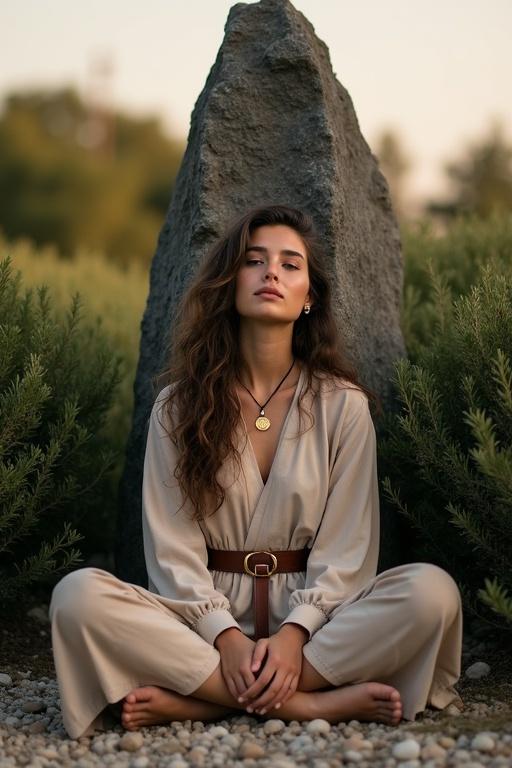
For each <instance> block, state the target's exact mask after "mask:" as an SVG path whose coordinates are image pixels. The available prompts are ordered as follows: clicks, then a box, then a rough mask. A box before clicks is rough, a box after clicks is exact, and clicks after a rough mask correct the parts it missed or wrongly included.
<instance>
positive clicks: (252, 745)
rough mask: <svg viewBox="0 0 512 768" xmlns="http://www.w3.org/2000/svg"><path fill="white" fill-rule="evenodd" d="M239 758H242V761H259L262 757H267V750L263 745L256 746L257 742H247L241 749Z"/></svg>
mask: <svg viewBox="0 0 512 768" xmlns="http://www.w3.org/2000/svg"><path fill="white" fill-rule="evenodd" d="M238 756H239V757H241V758H242V760H247V759H251V760H258V758H260V757H265V750H264V749H263V747H262V746H261V744H256V742H255V741H246V742H244V743H243V744H242V746H241V747H240V750H239V753H238Z"/></svg>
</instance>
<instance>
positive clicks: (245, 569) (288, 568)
mask: <svg viewBox="0 0 512 768" xmlns="http://www.w3.org/2000/svg"><path fill="white" fill-rule="evenodd" d="M207 551H208V568H209V569H210V570H211V571H228V572H229V573H246V574H247V575H248V576H252V579H253V592H252V595H253V598H252V599H253V616H254V638H253V639H254V640H259V639H260V638H261V637H268V636H269V634H270V633H269V620H268V614H269V601H268V590H269V579H270V577H271V576H273V574H274V573H295V572H297V571H305V570H306V568H307V562H308V555H309V551H310V550H309V549H283V550H278V551H272V552H270V551H267V550H258V551H256V552H244V551H243V550H228V549H210V547H208V548H207Z"/></svg>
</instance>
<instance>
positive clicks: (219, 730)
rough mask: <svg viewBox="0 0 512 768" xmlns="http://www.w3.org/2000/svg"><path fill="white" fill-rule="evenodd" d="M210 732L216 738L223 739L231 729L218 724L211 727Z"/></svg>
mask: <svg viewBox="0 0 512 768" xmlns="http://www.w3.org/2000/svg"><path fill="white" fill-rule="evenodd" d="M208 733H209V734H210V736H213V738H214V739H221V738H222V737H223V736H227V735H228V733H229V731H228V729H227V728H224V726H223V725H216V726H215V727H214V728H210V730H209V731H208Z"/></svg>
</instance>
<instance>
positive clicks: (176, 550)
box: [142, 390, 240, 645]
mask: <svg viewBox="0 0 512 768" xmlns="http://www.w3.org/2000/svg"><path fill="white" fill-rule="evenodd" d="M164 392H165V390H164ZM162 394H163V393H160V396H159V398H157V401H156V403H155V405H154V406H153V410H152V412H151V417H150V422H149V431H148V437H147V444H146V454H145V458H144V477H143V484H142V530H143V538H144V556H145V559H146V568H147V572H148V588H149V590H150V591H151V592H156V593H158V594H159V595H162V597H165V598H167V600H168V604H169V606H170V607H171V609H172V610H173V611H175V612H176V613H177V614H179V615H180V616H181V617H182V618H183V619H184V621H185V622H186V623H187V624H189V625H190V626H191V628H192V629H194V630H195V631H196V632H197V633H198V634H199V635H201V637H202V638H203V639H204V640H206V641H207V642H208V643H210V644H211V645H213V644H214V642H215V638H216V637H217V635H219V634H220V633H221V632H222V631H223V630H225V629H228V628H229V627H236V628H238V629H240V627H239V625H238V623H237V621H236V620H235V618H234V617H233V616H232V614H231V613H230V604H229V601H228V599H227V598H226V597H225V595H223V594H222V593H220V592H218V591H217V590H216V589H215V587H214V584H213V580H212V577H211V574H210V571H209V570H208V568H207V562H208V555H207V549H206V541H205V538H204V534H203V532H202V531H201V528H200V526H199V523H198V522H197V521H195V520H192V519H191V518H192V516H191V513H190V508H189V507H188V505H187V507H186V508H183V504H182V502H183V497H182V494H181V492H180V488H179V485H178V482H177V480H176V478H175V477H174V468H175V466H176V449H175V447H174V445H173V443H172V442H171V440H170V438H169V436H168V434H167V431H166V424H167V421H166V419H165V418H164V415H163V414H164V410H163V409H162V404H163V400H164V398H163V397H162Z"/></svg>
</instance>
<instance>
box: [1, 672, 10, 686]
mask: <svg viewBox="0 0 512 768" xmlns="http://www.w3.org/2000/svg"><path fill="white" fill-rule="evenodd" d="M0 685H5V686H10V685H12V677H11V676H10V675H7V674H6V673H5V672H0Z"/></svg>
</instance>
